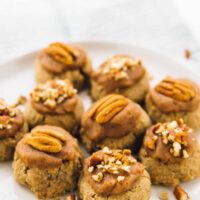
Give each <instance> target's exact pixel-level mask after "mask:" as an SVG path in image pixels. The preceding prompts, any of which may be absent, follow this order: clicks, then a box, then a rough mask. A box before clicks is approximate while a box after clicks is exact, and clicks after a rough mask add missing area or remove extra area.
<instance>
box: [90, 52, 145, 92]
mask: <svg viewBox="0 0 200 200" xmlns="http://www.w3.org/2000/svg"><path fill="white" fill-rule="evenodd" d="M144 75H145V69H144V67H143V65H142V62H141V61H140V60H138V59H137V60H136V59H133V58H131V57H130V56H125V55H118V56H113V57H112V58H110V59H108V60H106V61H105V62H104V63H103V64H102V65H101V66H100V67H99V69H98V71H97V72H96V73H94V75H93V78H94V80H96V81H97V82H99V83H100V84H101V85H103V86H104V87H105V89H106V91H107V92H112V91H115V90H116V89H117V88H124V87H129V86H132V85H134V84H135V83H137V82H138V81H139V80H140V79H141V78H142V77H143V76H144Z"/></svg>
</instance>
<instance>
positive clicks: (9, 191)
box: [0, 42, 200, 200]
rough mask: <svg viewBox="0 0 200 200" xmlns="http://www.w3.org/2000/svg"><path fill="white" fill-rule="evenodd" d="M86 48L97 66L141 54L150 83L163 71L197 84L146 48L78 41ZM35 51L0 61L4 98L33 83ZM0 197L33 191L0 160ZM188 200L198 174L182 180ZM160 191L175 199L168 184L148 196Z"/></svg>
mask: <svg viewBox="0 0 200 200" xmlns="http://www.w3.org/2000/svg"><path fill="white" fill-rule="evenodd" d="M79 44H80V45H81V46H82V47H84V48H85V49H86V50H87V51H88V52H89V55H90V57H91V58H92V61H93V66H94V67H97V66H98V65H99V64H100V63H101V62H102V61H104V60H105V59H106V58H108V57H110V56H112V55H114V54H129V55H131V56H134V57H138V58H141V59H142V61H143V63H144V65H145V66H146V68H147V69H148V71H149V72H150V74H151V75H152V78H153V80H152V81H151V84H152V85H153V84H155V83H157V82H158V81H159V80H160V79H162V78H163V77H165V76H166V75H172V76H175V77H187V78H189V79H192V80H194V81H196V82H197V83H198V84H200V77H198V75H196V74H192V73H191V72H190V71H188V70H187V69H186V67H184V66H183V65H182V64H179V63H177V62H175V61H174V60H172V59H170V58H168V57H166V56H163V55H160V54H158V53H155V52H152V51H150V50H147V49H143V48H139V47H136V46H133V45H128V44H116V43H108V42H106V43H105V42H80V43H79ZM35 56H36V52H32V53H30V54H27V55H25V56H22V57H19V58H17V59H15V60H12V61H10V62H8V63H5V64H3V65H0V69H1V73H0V80H1V84H0V97H3V98H5V99H6V100H7V101H8V102H10V103H14V102H15V101H16V99H17V98H18V97H19V95H26V96H27V95H28V94H29V92H30V90H31V89H32V88H33V87H34V85H35V80H34V59H35ZM81 97H82V98H83V99H84V103H85V109H87V108H88V106H89V105H90V99H89V97H88V96H87V95H86V93H82V94H81ZM0 181H1V185H0V199H2V200H22V199H26V200H32V199H35V197H34V195H33V194H32V193H31V192H30V191H29V190H28V189H27V188H25V187H23V186H20V185H18V184H17V183H15V181H14V180H13V176H12V170H11V163H1V164H0ZM182 186H183V188H185V190H186V191H187V192H188V194H189V195H190V198H191V199H192V200H199V197H200V178H197V179H195V180H193V181H191V182H187V183H184V184H182ZM160 191H168V192H169V193H170V199H171V200H173V199H175V198H174V196H173V194H172V188H167V187H161V186H153V187H152V198H151V199H153V200H157V199H159V192H160Z"/></svg>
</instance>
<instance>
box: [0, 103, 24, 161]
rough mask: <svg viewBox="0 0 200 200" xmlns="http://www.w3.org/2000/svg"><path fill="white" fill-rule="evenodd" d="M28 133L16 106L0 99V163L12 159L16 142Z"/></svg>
mask: <svg viewBox="0 0 200 200" xmlns="http://www.w3.org/2000/svg"><path fill="white" fill-rule="evenodd" d="M27 131H28V124H27V122H26V120H25V118H24V116H23V114H22V112H21V111H20V110H19V109H18V108H17V107H16V106H9V105H7V103H6V102H5V101H4V100H3V99H0V161H7V160H11V159H12V158H13V154H14V150H15V146H16V145H17V142H18V141H19V140H20V139H21V138H22V137H23V135H24V134H25V133H26V132H27Z"/></svg>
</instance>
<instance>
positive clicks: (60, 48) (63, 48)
mask: <svg viewBox="0 0 200 200" xmlns="http://www.w3.org/2000/svg"><path fill="white" fill-rule="evenodd" d="M46 52H47V53H48V54H49V55H50V56H52V57H53V58H54V59H55V60H56V61H58V62H61V63H63V64H65V65H71V64H73V62H74V59H75V58H76V56H77V52H76V51H75V50H74V49H72V48H71V47H70V46H68V45H65V44H62V43H59V42H55V43H52V44H50V45H49V47H48V48H47V49H46Z"/></svg>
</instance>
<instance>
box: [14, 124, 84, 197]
mask: <svg viewBox="0 0 200 200" xmlns="http://www.w3.org/2000/svg"><path fill="white" fill-rule="evenodd" d="M12 167H13V174H14V178H15V180H16V182H17V183H19V184H21V185H24V186H26V187H28V188H29V189H30V190H31V191H32V192H33V193H34V194H35V195H36V196H37V198H38V199H51V198H56V197H58V196H60V195H64V194H66V193H67V192H72V191H73V190H74V189H75V187H76V184H77V178H78V176H79V171H80V170H81V168H82V153H81V150H80V148H79V146H78V142H77V140H76V139H75V138H73V137H72V136H71V135H70V134H69V133H68V132H67V131H65V130H64V129H62V128H59V127H55V126H49V125H41V126H37V127H35V128H34V129H32V130H31V132H30V133H28V134H26V135H25V136H24V137H23V138H22V140H20V142H19V143H18V144H17V147H16V151H15V157H14V161H13V164H12Z"/></svg>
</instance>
